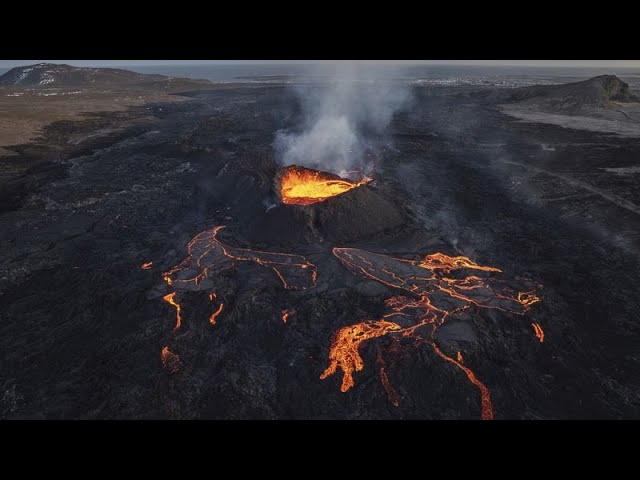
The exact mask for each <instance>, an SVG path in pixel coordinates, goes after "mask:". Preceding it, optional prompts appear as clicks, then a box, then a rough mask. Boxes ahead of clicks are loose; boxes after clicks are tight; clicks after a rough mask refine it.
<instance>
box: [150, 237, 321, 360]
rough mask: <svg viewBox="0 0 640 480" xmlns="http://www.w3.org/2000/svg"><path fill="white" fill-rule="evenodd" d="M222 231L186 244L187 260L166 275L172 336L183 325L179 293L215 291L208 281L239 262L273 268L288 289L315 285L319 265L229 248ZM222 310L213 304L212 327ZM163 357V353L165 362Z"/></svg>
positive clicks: (297, 257)
mask: <svg viewBox="0 0 640 480" xmlns="http://www.w3.org/2000/svg"><path fill="white" fill-rule="evenodd" d="M223 228H224V226H217V227H214V228H212V229H210V230H205V231H204V232H201V233H199V234H198V235H196V236H195V237H194V238H193V239H192V240H191V241H190V242H189V244H188V245H187V252H188V254H189V255H188V256H187V258H185V259H184V260H183V261H182V262H181V263H180V264H178V265H176V266H175V267H173V268H172V269H170V270H169V271H168V272H166V273H164V274H163V279H164V281H165V282H167V283H168V284H169V285H171V286H172V287H173V288H174V291H173V292H171V293H168V294H167V295H165V296H164V297H163V300H164V301H165V302H167V303H169V304H170V305H171V306H173V307H174V308H175V310H176V325H175V327H174V329H173V333H177V332H178V331H179V330H180V327H181V326H182V325H183V318H182V314H183V310H182V307H181V305H180V303H179V301H178V298H177V297H178V295H179V291H203V290H212V288H213V284H212V282H205V280H207V279H208V278H209V277H210V276H211V275H219V274H220V273H221V272H224V271H226V270H229V269H231V268H233V267H235V266H236V265H237V264H238V262H253V263H255V264H257V265H260V266H262V267H267V268H270V269H272V270H273V271H274V272H275V274H276V275H277V276H278V278H279V279H280V281H281V282H282V284H283V285H284V287H285V288H286V289H290V290H296V289H297V290H305V289H307V288H311V287H313V286H315V284H316V274H317V272H316V266H315V265H314V264H313V263H311V262H309V261H307V259H306V258H305V257H303V256H301V255H293V254H286V253H274V252H264V251H260V250H251V249H247V248H238V247H232V246H230V245H226V244H224V243H222V242H221V241H220V240H218V238H217V236H218V233H219V232H220V230H222V229H223ZM209 300H210V301H211V302H212V303H214V304H215V303H216V302H218V296H217V294H216V293H215V292H210V293H209ZM223 309H224V303H223V302H219V303H218V304H217V306H215V305H214V310H213V313H212V314H211V316H210V317H209V323H210V324H211V325H215V324H216V322H217V319H218V317H219V316H220V315H221V314H222V312H223ZM163 352H164V350H163ZM164 355H165V354H164V353H163V363H165V361H164Z"/></svg>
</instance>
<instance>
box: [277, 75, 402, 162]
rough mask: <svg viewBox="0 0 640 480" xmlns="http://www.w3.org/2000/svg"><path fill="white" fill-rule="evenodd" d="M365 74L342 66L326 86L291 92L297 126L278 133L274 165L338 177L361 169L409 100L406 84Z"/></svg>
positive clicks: (299, 88)
mask: <svg viewBox="0 0 640 480" xmlns="http://www.w3.org/2000/svg"><path fill="white" fill-rule="evenodd" d="M368 73H369V72H368V71H367V69H366V68H363V67H362V66H359V65H354V64H351V65H349V64H345V65H341V66H340V67H339V68H336V70H335V72H334V74H333V76H332V79H331V81H330V82H329V84H328V85H327V86H326V87H322V88H320V89H318V87H313V86H307V85H301V86H300V85H299V86H296V87H294V88H295V89H296V93H297V96H298V99H299V102H300V106H301V109H302V124H301V125H300V127H294V128H293V129H288V130H280V131H279V132H278V133H277V135H276V138H275V141H274V148H275V151H276V157H277V159H278V161H279V163H281V164H283V165H302V166H306V167H310V168H315V169H318V170H324V171H330V172H333V173H337V174H340V175H345V174H346V173H347V172H349V171H353V170H358V171H364V170H365V169H366V167H367V165H366V164H367V162H366V160H365V154H366V152H367V150H368V149H369V148H372V147H373V146H375V144H378V143H380V142H381V141H382V142H384V141H385V138H384V132H385V130H386V129H387V127H388V126H389V124H390V122H391V120H392V118H393V115H394V114H395V113H396V112H398V111H400V110H401V109H403V108H407V107H408V106H409V103H410V98H411V97H410V91H409V87H408V86H407V85H406V84H403V83H400V82H378V81H374V80H372V79H371V78H372V77H370V76H369V75H368Z"/></svg>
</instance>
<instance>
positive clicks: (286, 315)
mask: <svg viewBox="0 0 640 480" xmlns="http://www.w3.org/2000/svg"><path fill="white" fill-rule="evenodd" d="M292 313H293V312H290V311H289V310H287V309H286V308H285V309H284V310H282V321H283V322H284V323H287V320H289V315H291V314H292Z"/></svg>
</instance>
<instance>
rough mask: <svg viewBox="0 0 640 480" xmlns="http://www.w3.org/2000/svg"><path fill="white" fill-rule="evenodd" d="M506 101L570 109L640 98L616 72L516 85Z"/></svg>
mask: <svg viewBox="0 0 640 480" xmlns="http://www.w3.org/2000/svg"><path fill="white" fill-rule="evenodd" d="M509 100H510V101H516V102H521V103H524V104H539V105H540V106H541V107H544V108H545V109H546V110H553V111H573V110H579V109H582V108H585V107H605V106H607V105H609V104H610V103H611V102H640V97H638V95H637V94H635V93H634V92H632V91H631V89H630V88H629V85H628V84H627V83H626V82H623V81H622V80H620V79H619V78H618V77H616V76H615V75H600V76H598V77H593V78H590V79H589V80H585V81H582V82H576V83H567V84H563V85H536V86H532V87H524V88H518V89H515V90H513V91H512V92H511V93H510V94H509Z"/></svg>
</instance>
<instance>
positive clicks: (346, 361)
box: [320, 320, 400, 392]
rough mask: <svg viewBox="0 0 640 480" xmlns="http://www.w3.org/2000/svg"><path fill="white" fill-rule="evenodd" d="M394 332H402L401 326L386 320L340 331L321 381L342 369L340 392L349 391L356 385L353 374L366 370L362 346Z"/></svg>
mask: <svg viewBox="0 0 640 480" xmlns="http://www.w3.org/2000/svg"><path fill="white" fill-rule="evenodd" d="M393 330H400V325H397V324H395V323H393V322H387V321H386V320H373V321H369V322H362V323H358V324H356V325H351V326H350V327H343V328H341V329H340V330H338V333H336V335H335V338H334V340H333V344H332V345H331V351H330V352H329V366H328V367H327V368H326V370H325V371H324V372H323V373H322V375H320V379H325V378H327V377H328V376H329V375H333V374H334V373H335V372H336V370H337V369H338V367H340V368H341V369H342V372H343V375H342V386H341V387H340V390H342V391H343V392H346V391H347V390H349V389H350V388H351V387H353V386H354V385H355V383H354V382H353V372H354V371H355V372H359V371H360V370H362V369H363V368H364V362H363V361H362V357H360V353H359V352H358V349H359V348H360V345H361V344H362V343H363V342H366V341H367V340H370V339H372V338H376V337H381V336H383V335H386V334H387V333H388V332H390V331H393Z"/></svg>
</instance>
